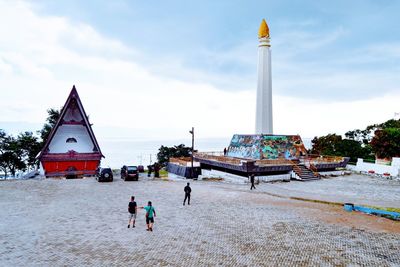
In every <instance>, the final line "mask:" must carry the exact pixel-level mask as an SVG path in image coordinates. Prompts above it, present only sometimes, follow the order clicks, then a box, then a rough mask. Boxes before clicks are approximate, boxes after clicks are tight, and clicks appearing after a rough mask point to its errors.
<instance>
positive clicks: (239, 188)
mask: <svg viewBox="0 0 400 267" xmlns="http://www.w3.org/2000/svg"><path fill="white" fill-rule="evenodd" d="M185 182H186V181H153V180H142V181H139V182H124V181H122V180H120V179H118V178H116V179H115V180H114V182H113V183H98V182H97V181H96V180H94V179H93V178H88V179H77V180H54V179H46V180H27V181H3V182H0V191H1V194H0V218H1V220H0V266H82V265H85V266H139V265H140V266H294V265H296V266H400V253H399V250H398V248H399V247H400V234H399V233H400V224H399V223H396V222H392V221H390V220H387V219H383V218H377V217H374V216H367V215H362V214H358V215H355V214H354V213H346V212H343V211H342V209H338V208H337V207H331V206H329V205H323V204H315V203H305V202H303V203H302V202H300V201H294V200H288V199H284V198H279V197H273V196H271V195H269V194H266V193H264V192H263V190H264V191H265V190H266V189H265V188H266V187H267V186H270V184H265V185H261V188H260V189H258V190H257V191H256V192H254V191H250V190H248V187H247V185H236V184H226V183H220V182H204V181H193V182H192V190H193V194H192V203H191V204H192V205H190V206H182V200H183V187H184V185H185ZM321 182H324V181H321ZM317 183H319V182H317ZM304 184H305V183H304ZM307 184H309V185H312V184H315V182H311V183H307ZM291 185H293V186H297V185H296V183H287V184H273V186H284V187H286V186H289V187H290V186H291ZM321 190H322V189H321ZM131 195H135V196H136V200H137V202H138V204H139V205H140V206H142V205H144V204H146V202H147V201H148V200H151V201H152V202H153V205H154V207H155V209H156V212H157V217H156V219H155V220H156V221H155V226H154V231H153V232H147V231H145V221H144V212H143V211H141V212H140V213H139V216H138V220H137V224H136V225H137V227H136V228H134V229H128V228H127V227H126V226H127V220H128V214H127V204H128V202H129V197H130V196H131ZM318 214H322V215H324V216H329V218H332V217H333V218H336V217H340V218H343V219H344V223H332V222H329V220H324V216H319V215H318ZM314 215H315V216H314ZM356 217H357V218H361V219H362V221H365V222H366V224H367V223H368V222H374V223H375V226H376V225H377V227H375V228H374V229H375V230H369V229H368V228H366V229H363V228H362V227H358V226H354V224H351V223H347V221H351V220H352V218H356ZM387 225H389V226H390V227H389V228H387V227H386V228H385V226H387ZM385 229H386V230H385ZM387 229H389V230H387Z"/></svg>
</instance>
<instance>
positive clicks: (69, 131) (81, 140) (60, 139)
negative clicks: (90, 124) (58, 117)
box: [49, 125, 94, 153]
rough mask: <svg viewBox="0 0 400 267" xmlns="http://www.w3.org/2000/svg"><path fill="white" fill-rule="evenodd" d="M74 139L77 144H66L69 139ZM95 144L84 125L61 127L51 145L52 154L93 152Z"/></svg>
mask: <svg viewBox="0 0 400 267" xmlns="http://www.w3.org/2000/svg"><path fill="white" fill-rule="evenodd" d="M70 137H73V138H75V139H76V141H77V142H76V143H66V142H65V141H66V140H67V138H70ZM93 147H94V144H93V142H92V140H91V139H90V135H89V132H88V131H87V130H86V128H85V126H83V125H61V126H60V127H58V129H57V132H56V133H55V135H54V137H53V139H52V140H51V143H50V145H49V150H50V153H66V152H68V151H69V150H74V151H76V152H79V153H91V152H93Z"/></svg>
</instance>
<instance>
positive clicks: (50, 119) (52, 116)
mask: <svg viewBox="0 0 400 267" xmlns="http://www.w3.org/2000/svg"><path fill="white" fill-rule="evenodd" d="M61 110H62V108H60V109H54V108H50V109H48V110H47V114H48V116H47V118H46V123H45V124H44V125H43V128H42V129H41V130H40V131H39V133H40V138H41V139H42V146H43V145H44V144H45V143H46V141H47V138H48V137H49V135H50V132H51V130H52V129H53V127H54V126H55V125H56V123H57V121H58V119H59V118H60V115H61Z"/></svg>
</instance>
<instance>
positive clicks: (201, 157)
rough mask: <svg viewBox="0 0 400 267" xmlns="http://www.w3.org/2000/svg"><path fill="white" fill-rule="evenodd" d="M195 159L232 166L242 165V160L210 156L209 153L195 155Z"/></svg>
mask: <svg viewBox="0 0 400 267" xmlns="http://www.w3.org/2000/svg"><path fill="white" fill-rule="evenodd" d="M222 154H223V153H222ZM194 157H196V158H198V159H206V160H213V161H219V162H225V163H230V164H235V165H241V164H242V160H240V159H238V158H231V157H226V156H216V155H213V154H208V153H207V152H197V153H194Z"/></svg>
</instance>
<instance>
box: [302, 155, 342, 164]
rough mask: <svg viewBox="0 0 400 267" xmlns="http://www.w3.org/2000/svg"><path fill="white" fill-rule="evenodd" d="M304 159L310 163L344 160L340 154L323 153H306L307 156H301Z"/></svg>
mask: <svg viewBox="0 0 400 267" xmlns="http://www.w3.org/2000/svg"><path fill="white" fill-rule="evenodd" d="M300 159H303V160H304V161H308V162H310V163H311V162H312V164H318V163H338V162H342V161H343V160H344V157H340V156H325V155H315V154H308V155H307V156H304V157H301V158H300Z"/></svg>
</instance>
